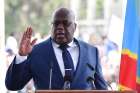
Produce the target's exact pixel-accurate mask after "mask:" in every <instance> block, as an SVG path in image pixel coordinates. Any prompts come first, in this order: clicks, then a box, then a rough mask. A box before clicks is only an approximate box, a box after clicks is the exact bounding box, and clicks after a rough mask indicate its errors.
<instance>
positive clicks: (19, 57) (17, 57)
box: [15, 54, 27, 64]
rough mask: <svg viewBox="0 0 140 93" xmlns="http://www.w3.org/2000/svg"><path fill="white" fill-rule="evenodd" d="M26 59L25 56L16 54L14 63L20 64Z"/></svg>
mask: <svg viewBox="0 0 140 93" xmlns="http://www.w3.org/2000/svg"><path fill="white" fill-rule="evenodd" d="M26 59H27V56H20V55H19V54H17V55H16V62H15V64H20V63H22V62H24V61H25V60H26Z"/></svg>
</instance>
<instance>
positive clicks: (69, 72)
mask: <svg viewBox="0 0 140 93" xmlns="http://www.w3.org/2000/svg"><path fill="white" fill-rule="evenodd" d="M68 47H69V46H68V45H63V46H62V45H61V46H60V47H59V48H60V49H61V50H62V57H63V61H64V67H65V76H64V80H65V81H69V82H72V78H73V73H74V65H73V60H72V57H71V55H70V53H69V51H68V50H67V48H68Z"/></svg>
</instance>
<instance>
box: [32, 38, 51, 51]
mask: <svg viewBox="0 0 140 93" xmlns="http://www.w3.org/2000/svg"><path fill="white" fill-rule="evenodd" d="M50 47H51V39H50V38H49V39H47V40H44V41H42V42H40V43H38V44H36V45H35V46H34V47H33V51H40V52H41V51H43V50H44V49H48V48H50Z"/></svg>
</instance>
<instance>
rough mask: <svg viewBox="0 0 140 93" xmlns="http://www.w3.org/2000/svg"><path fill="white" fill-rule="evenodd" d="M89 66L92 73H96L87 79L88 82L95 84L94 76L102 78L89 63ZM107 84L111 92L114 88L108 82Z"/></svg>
mask: <svg viewBox="0 0 140 93" xmlns="http://www.w3.org/2000/svg"><path fill="white" fill-rule="evenodd" d="M87 66H88V67H89V68H90V69H91V70H92V71H94V73H93V74H92V76H89V77H88V78H87V82H93V84H94V78H93V76H94V74H97V75H98V76H100V75H99V74H98V73H97V72H96V71H95V70H94V68H93V66H91V65H90V64H89V63H87ZM104 81H105V80H104ZM105 83H106V84H107V86H108V87H109V88H110V89H111V90H113V89H112V87H111V85H110V84H109V83H108V82H107V81H105ZM94 87H95V84H94ZM95 88H96V87H95Z"/></svg>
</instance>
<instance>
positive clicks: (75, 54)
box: [16, 41, 79, 76]
mask: <svg viewBox="0 0 140 93" xmlns="http://www.w3.org/2000/svg"><path fill="white" fill-rule="evenodd" d="M68 45H69V47H68V48H67V49H68V51H69V53H70V54H71V57H72V60H73V64H74V69H75V70H76V67H77V63H78V58H79V48H78V45H77V44H76V43H75V42H74V41H72V42H70V43H69V44H68ZM52 46H53V49H54V53H55V56H56V59H57V62H58V64H59V67H60V70H61V73H62V75H63V76H64V75H65V69H64V62H63V58H62V50H61V49H60V48H59V45H58V44H57V43H55V42H53V41H52ZM26 59H27V56H20V55H19V54H17V56H16V64H20V63H22V62H23V61H24V60H26Z"/></svg>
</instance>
